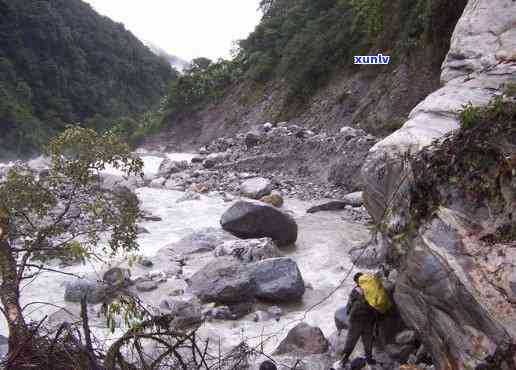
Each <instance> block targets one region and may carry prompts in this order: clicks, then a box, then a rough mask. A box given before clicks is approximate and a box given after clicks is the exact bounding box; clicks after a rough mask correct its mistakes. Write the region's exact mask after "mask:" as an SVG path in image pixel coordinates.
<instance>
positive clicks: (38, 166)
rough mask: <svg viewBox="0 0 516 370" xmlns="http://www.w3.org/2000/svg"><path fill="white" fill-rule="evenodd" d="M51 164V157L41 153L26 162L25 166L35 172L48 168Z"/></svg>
mask: <svg viewBox="0 0 516 370" xmlns="http://www.w3.org/2000/svg"><path fill="white" fill-rule="evenodd" d="M51 165H52V162H51V158H50V157H45V156H43V155H42V156H39V157H37V158H35V159H32V160H30V161H28V162H27V167H28V168H30V169H31V170H32V171H34V172H36V173H40V172H41V171H44V170H47V169H49V168H50V166H51Z"/></svg>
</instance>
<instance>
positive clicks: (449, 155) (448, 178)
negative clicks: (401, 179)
mask: <svg viewBox="0 0 516 370" xmlns="http://www.w3.org/2000/svg"><path fill="white" fill-rule="evenodd" d="M461 122H462V126H461V129H460V130H458V131H457V132H455V133H454V134H452V135H448V136H447V137H445V138H444V139H443V140H440V141H439V142H436V143H434V144H433V145H432V146H430V147H428V148H426V149H424V150H423V151H422V152H421V153H420V154H418V156H417V157H416V158H415V160H414V161H413V163H412V164H411V166H412V170H413V173H414V174H417V176H416V177H415V178H414V184H413V187H412V189H411V200H410V202H411V210H412V213H413V214H412V218H413V219H414V220H422V219H424V218H426V217H427V216H429V215H431V214H432V212H433V211H434V210H435V209H436V208H437V207H439V206H440V205H441V204H446V203H447V202H448V199H443V197H442V192H441V189H442V188H443V187H446V188H449V187H454V188H456V189H457V190H458V191H460V192H462V193H463V194H464V196H465V198H466V199H467V201H468V206H471V207H477V206H482V205H488V206H489V208H490V212H491V213H492V214H497V213H500V212H503V211H504V209H503V208H504V207H506V206H507V205H506V201H505V200H504V197H503V192H502V190H501V188H500V186H501V184H503V183H508V184H512V191H513V192H516V156H515V155H514V153H513V152H512V153H511V149H510V148H511V147H513V146H514V142H516V104H515V103H514V102H509V101H504V100H503V99H502V98H501V97H500V98H496V99H494V100H493V102H492V103H491V104H490V105H489V106H488V107H485V108H473V107H471V106H468V107H467V108H466V109H465V110H464V111H463V112H462V114H461ZM511 179H512V180H511ZM448 192H449V190H448ZM509 206H510V205H509ZM509 211H510V210H509Z"/></svg>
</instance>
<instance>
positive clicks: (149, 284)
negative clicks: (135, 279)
mask: <svg viewBox="0 0 516 370" xmlns="http://www.w3.org/2000/svg"><path fill="white" fill-rule="evenodd" d="M156 289H158V284H157V283H156V282H155V281H142V282H140V283H138V284H136V290H138V291H139V292H150V291H153V290H156Z"/></svg>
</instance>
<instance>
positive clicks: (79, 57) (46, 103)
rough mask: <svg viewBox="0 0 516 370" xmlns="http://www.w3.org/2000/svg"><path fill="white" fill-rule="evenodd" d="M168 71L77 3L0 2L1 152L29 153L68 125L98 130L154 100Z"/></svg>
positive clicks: (41, 0) (134, 41) (132, 39)
mask: <svg viewBox="0 0 516 370" xmlns="http://www.w3.org/2000/svg"><path fill="white" fill-rule="evenodd" d="M172 77H174V72H173V71H172V69H171V68H170V66H169V64H168V63H167V62H166V61H164V60H162V59H161V58H158V57H157V56H155V55H154V54H153V53H152V52H151V51H150V50H149V49H147V48H146V47H145V46H144V45H143V44H142V43H141V42H140V41H139V40H138V39H136V37H134V36H133V35H132V34H131V33H130V32H128V31H127V30H126V29H125V28H124V26H123V25H122V24H118V23H115V22H113V21H111V20H110V19H108V18H106V17H103V16H100V15H98V14H97V13H96V12H95V11H94V10H93V9H92V8H91V7H90V6H89V5H88V4H86V3H84V2H82V1H81V0H0V127H1V132H2V134H1V135H0V146H1V148H0V151H1V154H4V155H5V154H6V153H9V152H10V153H12V154H23V153H28V152H30V151H32V150H34V149H36V148H38V147H39V146H40V145H41V144H44V143H45V142H46V140H47V138H48V137H49V135H52V134H53V133H55V132H56V131H59V130H61V129H62V128H63V127H64V126H65V125H66V124H68V123H76V122H81V123H83V124H84V125H86V126H89V127H94V128H96V129H99V130H103V129H105V128H108V127H111V126H112V125H113V124H114V122H115V121H116V120H117V119H119V118H121V117H125V116H131V117H134V115H135V114H139V113H142V112H144V111H146V110H148V109H149V108H151V107H152V106H154V105H156V104H157V103H158V102H159V100H160V98H161V97H162V95H163V94H164V92H165V88H166V85H167V83H168V82H169V81H170V79H171V78H172Z"/></svg>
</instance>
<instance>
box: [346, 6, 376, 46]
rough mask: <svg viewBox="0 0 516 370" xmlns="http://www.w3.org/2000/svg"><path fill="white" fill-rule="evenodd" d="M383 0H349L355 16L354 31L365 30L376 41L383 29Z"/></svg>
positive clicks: (370, 38)
mask: <svg viewBox="0 0 516 370" xmlns="http://www.w3.org/2000/svg"><path fill="white" fill-rule="evenodd" d="M383 3H384V1H383V0H349V4H350V5H351V7H352V9H353V14H354V29H355V30H359V29H361V30H365V32H366V33H367V36H368V38H369V40H374V39H375V38H376V37H377V36H378V35H379V34H380V32H381V31H382V29H383V14H384V10H383Z"/></svg>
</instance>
